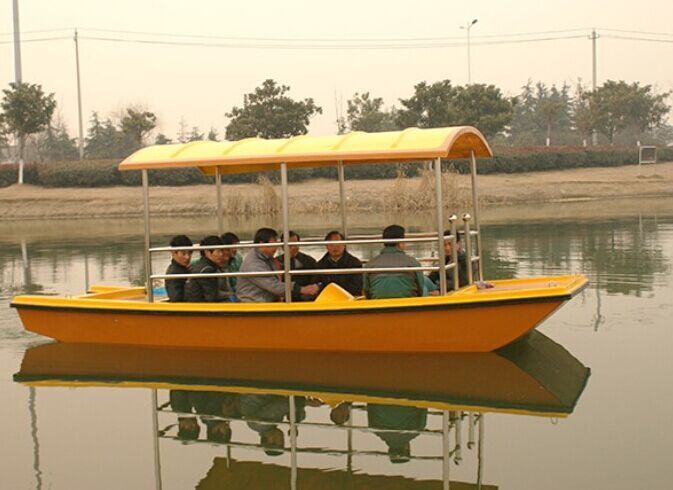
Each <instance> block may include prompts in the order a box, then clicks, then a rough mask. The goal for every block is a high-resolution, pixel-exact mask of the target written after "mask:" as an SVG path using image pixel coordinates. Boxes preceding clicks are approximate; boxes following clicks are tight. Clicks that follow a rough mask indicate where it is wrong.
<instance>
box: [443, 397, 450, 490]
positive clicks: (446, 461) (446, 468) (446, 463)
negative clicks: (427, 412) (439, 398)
mask: <svg viewBox="0 0 673 490" xmlns="http://www.w3.org/2000/svg"><path fill="white" fill-rule="evenodd" d="M449 444H450V440H449V411H448V410H442V482H443V487H442V488H443V490H449V487H450V486H451V480H450V475H449V473H450V471H451V452H450V451H449Z"/></svg>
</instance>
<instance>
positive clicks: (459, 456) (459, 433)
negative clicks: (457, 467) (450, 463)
mask: <svg viewBox="0 0 673 490" xmlns="http://www.w3.org/2000/svg"><path fill="white" fill-rule="evenodd" d="M456 414H457V416H458V418H457V419H456V432H455V436H456V449H455V456H454V459H453V460H454V461H455V463H456V464H460V462H461V461H462V460H463V450H462V447H463V412H462V411H460V410H459V411H458V412H456Z"/></svg>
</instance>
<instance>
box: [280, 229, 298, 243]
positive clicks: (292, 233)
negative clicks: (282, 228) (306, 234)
mask: <svg viewBox="0 0 673 490" xmlns="http://www.w3.org/2000/svg"><path fill="white" fill-rule="evenodd" d="M288 235H290V238H292V237H293V236H296V237H297V241H298V242H301V237H300V236H299V233H297V232H296V231H292V230H290V233H288ZM283 236H284V235H283V234H282V233H281V235H280V241H281V242H282V241H283Z"/></svg>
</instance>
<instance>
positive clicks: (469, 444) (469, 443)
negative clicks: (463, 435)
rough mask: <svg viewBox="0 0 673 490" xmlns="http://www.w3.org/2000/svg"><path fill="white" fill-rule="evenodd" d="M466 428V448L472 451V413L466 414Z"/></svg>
mask: <svg viewBox="0 0 673 490" xmlns="http://www.w3.org/2000/svg"><path fill="white" fill-rule="evenodd" d="M467 421H468V424H469V425H468V428H467V448H468V449H472V448H473V447H474V412H468V414H467Z"/></svg>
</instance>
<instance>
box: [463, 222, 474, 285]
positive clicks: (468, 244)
mask: <svg viewBox="0 0 673 490" xmlns="http://www.w3.org/2000/svg"><path fill="white" fill-rule="evenodd" d="M471 219H472V216H470V214H469V213H465V214H463V223H464V226H463V230H464V234H465V236H464V237H463V240H464V243H465V262H466V263H467V283H468V284H472V283H473V282H474V277H473V275H472V235H471V233H470V220H471Z"/></svg>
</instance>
